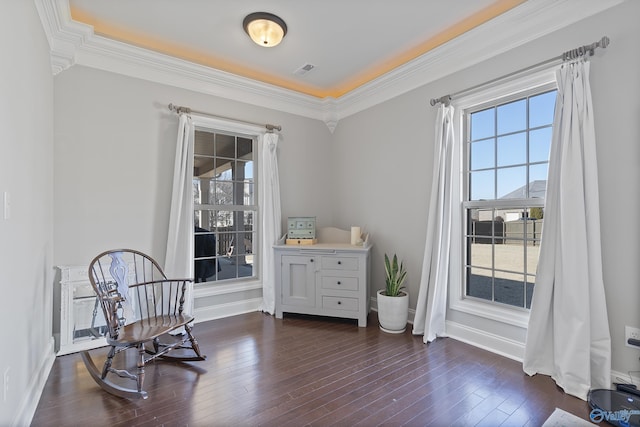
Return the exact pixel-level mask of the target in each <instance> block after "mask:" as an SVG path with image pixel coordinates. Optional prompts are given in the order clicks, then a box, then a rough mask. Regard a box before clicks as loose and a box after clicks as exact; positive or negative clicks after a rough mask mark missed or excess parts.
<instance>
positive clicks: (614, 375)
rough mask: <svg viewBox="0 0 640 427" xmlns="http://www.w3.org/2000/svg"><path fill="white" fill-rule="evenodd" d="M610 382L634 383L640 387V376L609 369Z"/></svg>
mask: <svg viewBox="0 0 640 427" xmlns="http://www.w3.org/2000/svg"><path fill="white" fill-rule="evenodd" d="M611 383H612V384H614V383H625V384H629V383H632V384H635V385H636V386H637V387H638V388H640V377H637V376H634V375H632V374H629V373H624V372H619V371H614V370H612V371H611Z"/></svg>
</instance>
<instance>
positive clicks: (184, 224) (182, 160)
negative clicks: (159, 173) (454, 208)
mask: <svg viewBox="0 0 640 427" xmlns="http://www.w3.org/2000/svg"><path fill="white" fill-rule="evenodd" d="M193 141H194V126H193V123H192V122H191V117H189V116H188V115H186V114H180V122H179V124H178V142H177V144H176V158H175V165H174V170H173V191H172V193H171V212H170V214H169V236H168V238H167V254H166V257H165V262H164V270H165V274H166V275H167V276H168V277H170V278H193V273H194V272H193V252H194V248H193V246H194V235H193V231H194V228H193ZM192 286H193V284H190V286H189V288H188V289H187V295H186V298H185V311H186V312H187V313H192V306H193V298H192V291H193V289H192Z"/></svg>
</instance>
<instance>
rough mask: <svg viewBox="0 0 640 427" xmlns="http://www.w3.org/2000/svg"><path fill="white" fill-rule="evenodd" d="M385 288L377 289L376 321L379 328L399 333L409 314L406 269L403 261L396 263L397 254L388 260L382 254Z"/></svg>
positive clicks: (403, 329) (402, 329)
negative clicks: (405, 284) (405, 287)
mask: <svg viewBox="0 0 640 427" xmlns="http://www.w3.org/2000/svg"><path fill="white" fill-rule="evenodd" d="M384 270H385V284H386V287H385V289H380V290H379V291H378V295H377V297H378V322H379V323H380V329H381V330H383V331H384V332H389V333H392V334H400V333H402V332H404V331H405V329H406V328H407V319H408V316H409V294H408V293H407V292H406V291H405V290H404V286H403V284H404V281H405V280H406V278H407V271H406V270H405V269H404V263H402V262H400V263H399V264H398V256H397V255H396V254H394V255H393V259H392V260H389V257H388V256H387V254H384Z"/></svg>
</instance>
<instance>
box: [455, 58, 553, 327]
mask: <svg viewBox="0 0 640 427" xmlns="http://www.w3.org/2000/svg"><path fill="white" fill-rule="evenodd" d="M556 68H557V67H555V66H554V67H549V68H546V69H543V70H540V71H537V72H534V73H530V74H527V75H526V76H523V77H517V78H513V79H509V80H508V81H505V82H502V83H497V84H494V85H491V86H488V87H486V88H483V89H479V90H477V91H473V92H472V93H470V94H468V95H465V96H462V97H460V98H458V99H454V100H453V101H452V104H453V106H454V107H455V109H456V114H455V118H454V120H455V121H454V126H455V129H457V144H458V149H457V150H456V151H457V152H458V153H460V156H459V157H460V161H459V162H457V163H456V164H457V165H459V170H458V171H457V174H458V177H459V182H460V186H459V193H458V194H459V199H458V202H459V203H458V206H459V208H458V210H457V211H456V214H457V215H458V217H457V218H454V222H453V223H454V230H452V245H451V251H452V253H451V264H450V265H451V268H450V272H449V277H450V283H449V284H450V286H449V309H450V310H454V311H460V312H464V313H467V314H471V315H474V316H478V317H483V318H487V319H490V320H494V321H497V322H501V323H506V324H509V325H513V326H518V327H521V328H524V329H526V328H527V326H528V324H529V310H526V309H523V308H519V307H510V306H507V305H504V306H503V305H501V304H496V303H489V302H484V301H482V300H476V299H472V298H468V297H467V296H466V295H464V293H463V286H462V285H463V277H464V274H463V270H464V268H465V255H464V251H463V249H464V246H463V244H462V236H463V234H464V221H463V219H464V206H463V201H464V195H463V183H464V170H465V168H464V165H463V156H462V155H461V154H462V152H463V150H462V148H463V147H464V138H463V137H462V136H463V135H464V122H463V113H464V111H465V110H467V109H470V108H474V107H476V106H478V105H482V104H487V103H491V102H493V101H495V100H497V99H501V98H505V97H509V96H514V95H517V94H519V93H522V92H526V91H531V90H535V89H538V88H539V89H542V88H544V87H545V86H549V85H553V86H552V87H550V89H551V88H554V87H556V86H555V85H556V79H555V70H556Z"/></svg>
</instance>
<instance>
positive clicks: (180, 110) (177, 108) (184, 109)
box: [169, 104, 282, 132]
mask: <svg viewBox="0 0 640 427" xmlns="http://www.w3.org/2000/svg"><path fill="white" fill-rule="evenodd" d="M169 110H171V111H175V112H176V114H180V113H185V114H191V113H194V114H201V115H204V116H209V117H217V118H219V119H225V120H233V121H234V122H242V123H248V124H250V125H258V126H264V127H265V128H266V129H267V130H268V131H269V132H273V131H274V130H277V131H281V130H282V126H280V125H271V124H269V123H267V124H262V123H255V122H248V121H245V120H238V119H233V118H231V117H224V116H218V115H215V114H210V113H205V112H204V111H197V110H192V109H191V108H189V107H181V106H179V105H173V104H169Z"/></svg>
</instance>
